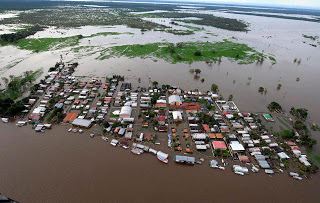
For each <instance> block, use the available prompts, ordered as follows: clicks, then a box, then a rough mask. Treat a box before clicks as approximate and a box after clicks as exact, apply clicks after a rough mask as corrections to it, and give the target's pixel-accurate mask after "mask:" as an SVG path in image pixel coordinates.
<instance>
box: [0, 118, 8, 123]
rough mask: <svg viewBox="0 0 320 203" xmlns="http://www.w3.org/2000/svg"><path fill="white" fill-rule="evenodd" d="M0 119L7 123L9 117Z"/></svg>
mask: <svg viewBox="0 0 320 203" xmlns="http://www.w3.org/2000/svg"><path fill="white" fill-rule="evenodd" d="M1 120H2V122H4V123H9V118H2V119H1Z"/></svg>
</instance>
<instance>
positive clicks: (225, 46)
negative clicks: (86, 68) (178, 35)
mask: <svg viewBox="0 0 320 203" xmlns="http://www.w3.org/2000/svg"><path fill="white" fill-rule="evenodd" d="M120 56H126V57H129V58H135V57H140V58H158V59H163V60H165V61H167V62H171V63H178V62H187V63H193V62H195V61H206V62H208V61H212V62H217V61H218V62H221V58H222V57H226V58H228V59H229V60H231V61H236V62H237V63H238V64H251V63H254V62H256V61H263V60H264V59H266V58H267V56H266V55H264V54H262V53H260V52H257V51H256V50H254V49H253V48H251V47H249V46H248V45H246V44H240V43H234V42H231V41H228V40H224V41H221V42H181V43H177V44H171V43H151V44H145V45H141V44H135V45H123V46H114V47H109V48H107V49H104V50H102V51H101V52H100V56H99V57H98V59H100V60H104V59H108V58H111V57H120ZM272 60H275V59H274V58H272ZM273 62H275V61H273Z"/></svg>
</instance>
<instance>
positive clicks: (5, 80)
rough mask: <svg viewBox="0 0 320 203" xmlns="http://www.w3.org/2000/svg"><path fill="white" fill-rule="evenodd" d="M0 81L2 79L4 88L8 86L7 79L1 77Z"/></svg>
mask: <svg viewBox="0 0 320 203" xmlns="http://www.w3.org/2000/svg"><path fill="white" fill-rule="evenodd" d="M1 79H2V80H3V82H4V85H5V86H7V85H8V83H9V79H8V78H6V77H2V78H1Z"/></svg>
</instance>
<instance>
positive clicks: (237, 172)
mask: <svg viewBox="0 0 320 203" xmlns="http://www.w3.org/2000/svg"><path fill="white" fill-rule="evenodd" d="M234 173H235V174H237V175H241V176H243V175H244V173H242V172H239V171H235V172H234Z"/></svg>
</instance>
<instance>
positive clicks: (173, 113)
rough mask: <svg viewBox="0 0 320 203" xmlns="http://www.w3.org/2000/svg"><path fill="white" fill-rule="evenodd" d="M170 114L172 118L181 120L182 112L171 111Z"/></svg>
mask: <svg viewBox="0 0 320 203" xmlns="http://www.w3.org/2000/svg"><path fill="white" fill-rule="evenodd" d="M172 115H173V119H174V120H182V114H181V112H180V111H173V112H172Z"/></svg>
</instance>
